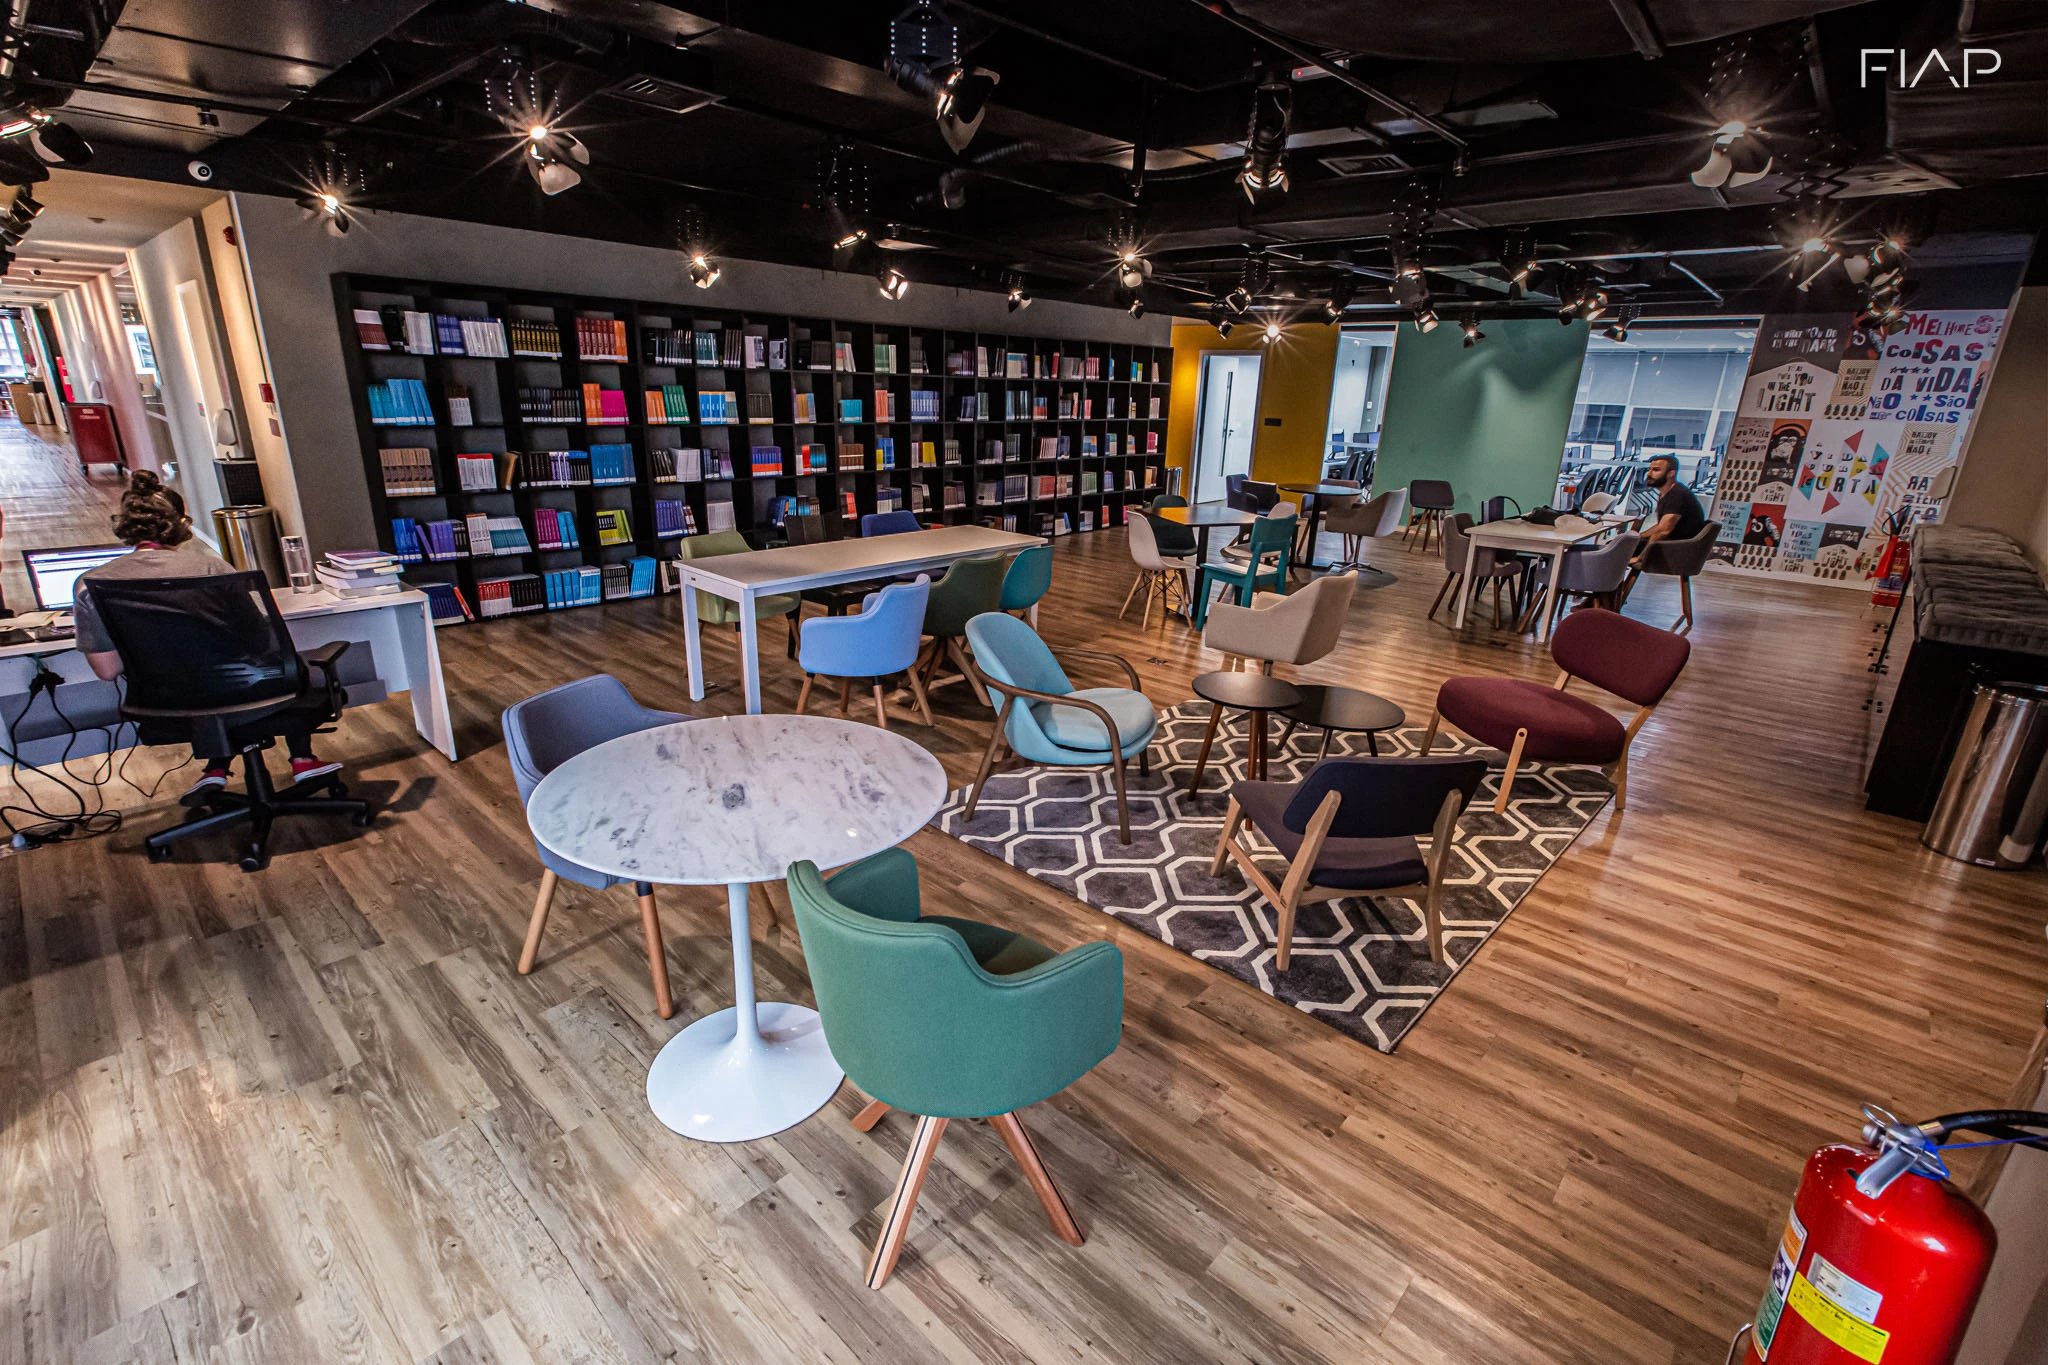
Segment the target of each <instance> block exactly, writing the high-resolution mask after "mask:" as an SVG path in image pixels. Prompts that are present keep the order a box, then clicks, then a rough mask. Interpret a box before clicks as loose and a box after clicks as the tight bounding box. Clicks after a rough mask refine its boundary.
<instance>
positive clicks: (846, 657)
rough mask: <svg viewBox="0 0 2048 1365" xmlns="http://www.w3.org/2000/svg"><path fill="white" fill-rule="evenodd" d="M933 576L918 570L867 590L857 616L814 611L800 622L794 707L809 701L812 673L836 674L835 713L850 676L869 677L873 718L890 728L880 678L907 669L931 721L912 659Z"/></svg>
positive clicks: (849, 689) (800, 709)
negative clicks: (905, 579)
mask: <svg viewBox="0 0 2048 1365" xmlns="http://www.w3.org/2000/svg"><path fill="white" fill-rule="evenodd" d="M931 595H932V580H931V579H930V577H929V576H927V575H925V574H919V575H918V576H917V579H916V581H915V582H910V583H893V584H891V585H890V586H888V587H886V588H884V589H882V590H881V591H880V592H876V593H869V594H868V597H867V600H866V601H864V602H862V603H861V610H860V615H858V616H814V617H812V618H811V619H810V620H808V621H806V622H804V626H803V644H802V646H801V648H799V650H798V651H797V664H798V666H799V667H801V668H802V669H803V671H804V687H803V691H801V692H799V693H797V698H796V713H797V714H798V715H800V716H801V715H803V714H805V711H804V708H805V707H806V706H807V705H809V704H810V700H811V682H812V679H813V677H814V676H815V675H817V674H823V675H824V676H826V677H828V678H838V679H839V680H840V684H839V714H840V715H842V716H843V715H845V714H846V707H847V703H848V701H849V699H850V698H851V697H852V695H853V680H854V679H855V678H870V679H873V680H874V686H875V723H876V724H877V725H880V726H881V727H882V728H883V729H884V730H886V729H888V728H889V712H888V709H887V708H886V707H885V706H884V705H883V704H882V679H884V678H887V677H892V676H894V675H895V674H898V673H907V674H909V675H910V695H911V696H912V697H913V698H915V699H916V701H917V710H918V714H919V715H920V716H922V717H923V718H924V723H925V724H926V725H930V724H931V723H932V709H931V705H930V703H929V702H927V701H926V700H925V692H924V684H923V683H922V682H921V681H920V680H919V678H918V676H917V670H916V669H914V668H912V667H911V665H912V664H914V663H916V662H917V651H918V646H919V645H920V644H922V643H923V641H924V608H925V603H927V602H928V601H930V600H931Z"/></svg>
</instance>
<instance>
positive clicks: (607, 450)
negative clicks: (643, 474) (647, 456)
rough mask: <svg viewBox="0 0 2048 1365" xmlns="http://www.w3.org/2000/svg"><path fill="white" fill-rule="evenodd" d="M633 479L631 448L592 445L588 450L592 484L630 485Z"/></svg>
mask: <svg viewBox="0 0 2048 1365" xmlns="http://www.w3.org/2000/svg"><path fill="white" fill-rule="evenodd" d="M633 479H634V473H633V447H631V446H629V445H605V446H597V445H594V446H592V447H591V448H590V481H591V482H592V483H631V482H633Z"/></svg>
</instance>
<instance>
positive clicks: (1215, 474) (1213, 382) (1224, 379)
mask: <svg viewBox="0 0 2048 1365" xmlns="http://www.w3.org/2000/svg"><path fill="white" fill-rule="evenodd" d="M1264 359H1265V357H1263V356H1261V355H1258V354H1256V353H1245V352H1237V351H1215V352H1210V353H1208V354H1206V355H1204V356H1203V357H1202V375H1201V386H1200V394H1199V396H1198V399H1197V401H1198V404H1199V412H1198V414H1197V417H1196V425H1195V487H1194V491H1193V493H1192V494H1190V496H1189V499H1188V500H1189V501H1190V502H1195V503H1202V502H1221V501H1222V500H1223V481H1224V479H1225V478H1227V477H1228V476H1230V475H1232V474H1249V473H1251V472H1252V436H1253V434H1254V429H1255V427H1256V425H1257V422H1258V414H1259V372H1260V367H1261V365H1262V364H1263V362H1264Z"/></svg>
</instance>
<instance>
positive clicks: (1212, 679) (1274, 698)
mask: <svg viewBox="0 0 2048 1365" xmlns="http://www.w3.org/2000/svg"><path fill="white" fill-rule="evenodd" d="M1193 686H1194V689H1195V695H1196V696H1198V697H1200V698H1202V700H1204V701H1206V702H1208V703H1210V711H1209V728H1208V729H1206V730H1204V731H1203V732H1202V753H1201V756H1200V757H1199V758H1197V759H1196V760H1195V775H1194V776H1193V777H1191V778H1189V779H1188V795H1190V796H1193V795H1194V794H1195V788H1197V787H1199V786H1201V785H1202V772H1203V770H1204V769H1206V768H1207V767H1208V766H1209V746H1210V745H1212V744H1214V743H1215V742H1216V725H1217V723H1218V722H1219V721H1221V720H1222V719H1223V708H1224V707H1226V706H1227V707H1229V708H1230V709H1232V710H1234V711H1245V712H1249V713H1250V723H1251V732H1252V752H1251V761H1250V764H1249V769H1248V770H1249V775H1250V777H1251V780H1252V781H1254V782H1263V781H1265V780H1266V716H1267V713H1269V712H1272V711H1284V710H1286V709H1287V708H1288V707H1290V706H1293V705H1294V704H1295V703H1297V702H1299V701H1300V700H1301V693H1300V692H1299V691H1298V690H1297V689H1296V688H1295V686H1294V684H1292V683H1284V682H1281V681H1280V680H1279V679H1278V678H1269V677H1267V676H1266V675H1265V674H1263V673H1252V672H1249V671H1247V672H1244V673H1226V672H1218V673H1203V674H1201V675H1200V676H1198V677H1197V678H1196V679H1195V681H1194V684H1193Z"/></svg>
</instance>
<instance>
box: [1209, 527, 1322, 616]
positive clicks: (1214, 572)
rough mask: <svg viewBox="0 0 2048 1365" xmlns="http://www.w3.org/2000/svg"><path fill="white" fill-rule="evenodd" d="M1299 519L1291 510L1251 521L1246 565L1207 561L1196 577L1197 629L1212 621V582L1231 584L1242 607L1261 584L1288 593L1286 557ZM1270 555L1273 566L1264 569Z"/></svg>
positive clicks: (1247, 604)
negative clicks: (1283, 514) (1210, 600)
mask: <svg viewBox="0 0 2048 1365" xmlns="http://www.w3.org/2000/svg"><path fill="white" fill-rule="evenodd" d="M1298 520H1299V518H1298V517H1296V516H1295V515H1294V514H1293V513H1292V512H1289V513H1288V514H1287V515H1285V516H1263V517H1260V518H1259V519H1258V520H1257V521H1254V522H1253V523H1252V536H1251V546H1250V548H1249V549H1248V550H1247V551H1246V554H1245V563H1244V567H1243V568H1241V569H1234V568H1231V567H1230V566H1229V565H1227V564H1204V565H1203V566H1202V569H1201V572H1200V574H1199V575H1197V577H1196V579H1195V629H1197V630H1200V629H1201V628H1202V627H1203V625H1205V624H1206V623H1207V622H1208V620H1209V584H1210V583H1211V582H1223V583H1228V584H1229V585H1230V586H1231V587H1233V588H1235V589H1236V590H1237V602H1238V605H1239V606H1243V607H1248V606H1250V605H1251V604H1252V598H1253V596H1254V595H1256V594H1257V592H1258V590H1259V589H1260V587H1262V586H1265V587H1271V588H1272V589H1273V591H1274V592H1277V593H1280V594H1282V595H1285V593H1286V592H1287V556H1288V555H1289V554H1290V553H1292V551H1293V548H1294V525H1295V522H1296V521H1298ZM1268 558H1271V559H1272V560H1273V567H1272V568H1271V569H1266V568H1264V567H1263V566H1264V564H1265V562H1266V560H1267V559H1268Z"/></svg>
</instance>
